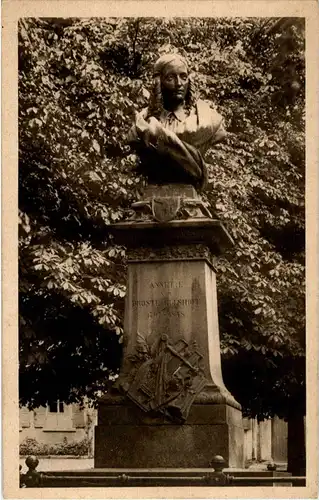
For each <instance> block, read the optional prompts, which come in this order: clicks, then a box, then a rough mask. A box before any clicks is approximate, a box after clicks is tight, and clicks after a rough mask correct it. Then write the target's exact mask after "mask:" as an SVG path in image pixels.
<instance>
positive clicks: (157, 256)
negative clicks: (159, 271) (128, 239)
mask: <svg viewBox="0 0 319 500" xmlns="http://www.w3.org/2000/svg"><path fill="white" fill-rule="evenodd" d="M192 259H205V260H208V261H209V262H210V263H211V264H212V265H213V263H214V262H213V260H214V259H213V256H212V254H211V251H210V249H209V248H208V247H207V246H206V245H203V244H197V245H176V246H165V247H159V248H156V249H155V248H150V247H140V248H130V249H128V260H147V261H152V260H192Z"/></svg>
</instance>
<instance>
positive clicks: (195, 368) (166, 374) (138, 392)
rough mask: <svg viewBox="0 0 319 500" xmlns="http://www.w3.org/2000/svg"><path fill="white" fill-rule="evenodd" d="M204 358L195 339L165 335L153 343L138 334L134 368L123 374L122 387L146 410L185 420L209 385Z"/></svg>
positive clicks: (172, 418)
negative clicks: (198, 395)
mask: <svg viewBox="0 0 319 500" xmlns="http://www.w3.org/2000/svg"><path fill="white" fill-rule="evenodd" d="M202 359H203V356H202V355H201V354H200V353H199V352H198V350H197V345H196V343H195V342H192V343H188V342H186V340H184V339H182V338H181V339H180V340H178V341H177V342H172V341H171V339H170V338H169V337H168V336H167V335H166V334H165V335H162V336H161V337H160V339H159V340H158V341H156V342H155V343H153V344H152V345H150V344H149V343H148V342H147V340H146V339H145V338H144V336H143V335H140V334H138V336H137V342H136V346H135V349H134V352H133V353H132V354H130V355H129V357H128V361H129V363H130V370H129V371H127V372H126V374H123V376H121V380H120V387H121V388H122V390H124V392H125V393H126V395H127V396H128V397H129V398H130V399H131V400H132V401H133V402H134V403H135V404H136V405H138V406H139V407H140V408H141V409H142V410H143V411H145V412H150V413H153V414H162V415H164V416H165V417H167V418H169V419H171V420H173V421H175V422H179V423H184V422H185V421H186V419H187V416H188V413H189V410H190V407H191V405H192V403H193V401H194V399H195V397H196V395H197V394H198V393H199V392H200V391H201V390H202V389H203V388H204V387H205V385H206V384H207V380H206V378H205V375H204V372H203V369H202V367H201V364H202Z"/></svg>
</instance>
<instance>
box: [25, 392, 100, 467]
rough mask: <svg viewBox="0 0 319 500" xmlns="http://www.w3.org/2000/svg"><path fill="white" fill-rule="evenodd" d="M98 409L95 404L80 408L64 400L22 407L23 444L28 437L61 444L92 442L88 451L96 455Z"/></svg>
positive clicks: (38, 440)
mask: <svg viewBox="0 0 319 500" xmlns="http://www.w3.org/2000/svg"><path fill="white" fill-rule="evenodd" d="M96 420H97V412H96V410H95V409H93V408H89V407H84V408H82V409H81V408H80V406H79V405H77V404H71V405H66V404H64V403H62V402H60V401H55V402H54V403H52V404H50V405H48V406H47V407H43V406H40V407H39V408H37V409H35V410H28V408H26V407H22V408H20V424H19V431H20V445H21V444H22V443H23V442H25V441H26V440H27V439H29V440H30V439H32V440H35V441H36V442H37V443H39V444H40V445H44V444H46V445H53V446H54V445H58V444H62V443H76V442H80V441H84V440H87V441H88V442H89V446H88V455H89V456H92V457H93V454H94V450H93V444H94V426H95V425H96Z"/></svg>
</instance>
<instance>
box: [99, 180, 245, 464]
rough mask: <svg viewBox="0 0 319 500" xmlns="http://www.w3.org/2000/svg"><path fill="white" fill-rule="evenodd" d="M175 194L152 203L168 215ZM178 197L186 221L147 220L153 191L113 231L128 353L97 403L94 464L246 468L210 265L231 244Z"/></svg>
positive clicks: (186, 196) (184, 196)
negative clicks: (124, 260)
mask: <svg viewBox="0 0 319 500" xmlns="http://www.w3.org/2000/svg"><path fill="white" fill-rule="evenodd" d="M187 188H188V187H187ZM176 189H177V188H176V187H175V186H174V187H172V189H171V190H170V188H167V187H163V189H162V191H161V197H160V198H159V199H158V200H155V201H156V203H157V202H158V204H159V206H160V204H161V203H163V205H164V209H165V207H166V205H165V204H166V200H165V197H166V196H167V197H169V195H168V194H167V192H168V193H170V196H172V192H173V191H174V190H176ZM190 189H191V190H193V188H190ZM156 192H158V191H156ZM176 192H177V193H179V194H180V196H179V199H178V203H177V204H176V207H177V212H178V210H186V212H187V211H188V212H187V213H188V216H187V217H186V218H185V219H182V220H180V219H175V220H169V221H166V222H163V221H162V222H157V221H155V220H154V218H153V219H152V217H151V216H150V215H146V216H145V213H147V210H151V208H152V210H153V212H154V211H155V216H156V210H154V206H155V205H154V199H153V198H152V197H151V193H152V191H151V192H149V193H148V195H147V196H145V197H144V200H142V201H141V202H139V203H140V205H139V206H138V209H141V213H142V214H143V213H144V216H142V215H140V216H138V218H137V220H136V218H135V219H134V220H131V221H127V222H123V223H120V224H116V225H114V226H113V228H112V230H113V233H114V235H115V237H116V239H117V241H119V242H121V243H125V244H126V246H127V247H128V278H127V296H126V305H125V324H124V331H125V339H124V357H123V363H122V368H121V372H120V377H119V380H118V382H117V384H116V387H115V388H114V389H113V391H112V392H111V393H110V394H108V395H106V396H105V397H104V398H103V399H102V400H101V402H100V407H99V416H98V426H97V428H96V434H95V450H96V451H95V467H106V468H110V467H133V468H134V467H137V468H138V467H142V468H145V467H173V468H174V467H190V468H191V467H194V468H198V467H209V465H210V461H211V459H212V457H213V456H214V455H222V456H223V457H224V458H225V460H226V462H227V464H228V465H229V466H230V467H242V466H243V426H242V417H241V407H240V405H239V404H238V403H237V401H235V399H234V398H233V396H232V395H231V394H230V393H229V391H228V390H227V389H226V387H225V385H224V382H223V378H222V372H221V361H220V345H219V342H220V340H219V329H218V308H217V289H216V276H215V272H214V267H213V262H212V259H213V256H214V255H217V254H218V253H220V251H221V250H222V248H223V247H225V246H227V244H229V243H231V239H230V237H229V235H228V233H227V231H226V230H225V228H224V227H223V225H222V224H221V222H220V221H219V220H217V219H213V218H211V217H209V216H205V208H204V207H203V204H202V202H201V200H200V199H199V198H198V197H196V196H195V193H193V192H192V193H191V192H190V191H189V190H188V189H186V188H185V189H184V190H183V189H179V190H178V189H177V191H176ZM176 192H175V193H173V195H174V196H175V195H176ZM190 195H191V196H190ZM175 201H176V200H175ZM172 206H173V205H172ZM166 208H167V209H168V212H169V210H171V208H172V207H170V206H169V203H168V205H167V207H166ZM177 212H176V213H177ZM158 213H159V216H160V217H161V216H163V217H165V210H163V211H162V212H161V207H160V209H159V212H158ZM178 213H182V212H178Z"/></svg>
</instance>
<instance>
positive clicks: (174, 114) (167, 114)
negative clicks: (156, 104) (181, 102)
mask: <svg viewBox="0 0 319 500" xmlns="http://www.w3.org/2000/svg"><path fill="white" fill-rule="evenodd" d="M186 117H187V116H186V113H185V110H184V108H183V106H180V107H179V108H177V109H175V111H167V110H166V109H164V110H163V112H162V116H161V118H163V119H164V120H170V119H172V118H176V119H177V120H178V121H179V122H183V121H184V120H185V119H186Z"/></svg>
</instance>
